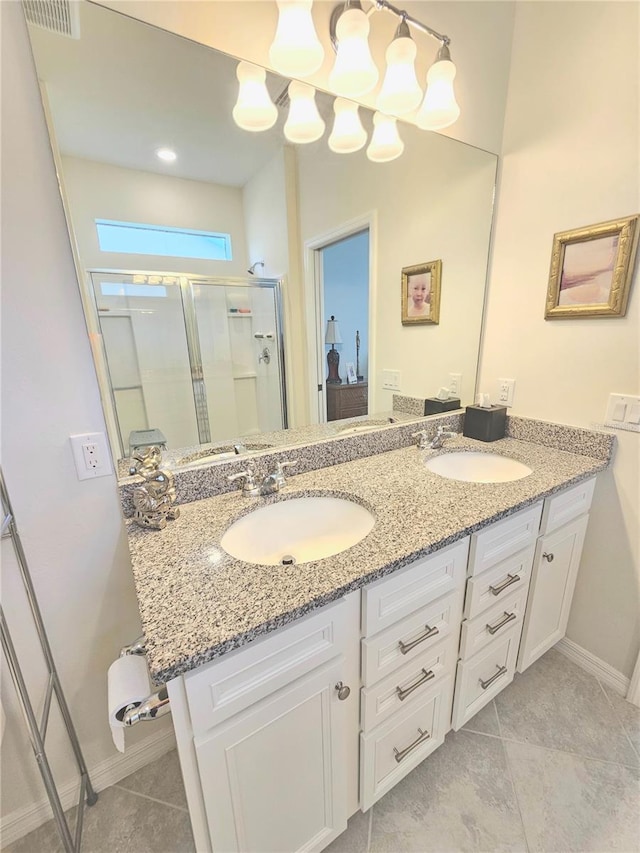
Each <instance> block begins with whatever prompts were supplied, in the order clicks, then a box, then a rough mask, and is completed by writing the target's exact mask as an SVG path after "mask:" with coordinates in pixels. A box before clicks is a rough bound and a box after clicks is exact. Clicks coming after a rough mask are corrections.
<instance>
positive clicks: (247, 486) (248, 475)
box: [227, 459, 260, 498]
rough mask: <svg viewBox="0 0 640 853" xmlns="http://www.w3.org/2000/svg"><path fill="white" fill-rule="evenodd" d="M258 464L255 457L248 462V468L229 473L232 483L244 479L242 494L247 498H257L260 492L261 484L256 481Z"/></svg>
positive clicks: (229, 479) (228, 478)
mask: <svg viewBox="0 0 640 853" xmlns="http://www.w3.org/2000/svg"><path fill="white" fill-rule="evenodd" d="M255 477H256V466H255V463H254V461H253V459H250V460H249V461H248V462H247V467H246V470H244V471H238V472H237V473H235V474H229V476H228V477H227V480H228V481H229V482H230V483H235V482H236V480H242V494H243V495H244V496H245V497H247V498H257V497H258V495H259V494H260V486H259V485H258V484H257V483H256V480H255Z"/></svg>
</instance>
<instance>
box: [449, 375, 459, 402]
mask: <svg viewBox="0 0 640 853" xmlns="http://www.w3.org/2000/svg"><path fill="white" fill-rule="evenodd" d="M461 388H462V374H461V373H450V374H449V393H450V394H451V396H452V397H459V396H460V389H461Z"/></svg>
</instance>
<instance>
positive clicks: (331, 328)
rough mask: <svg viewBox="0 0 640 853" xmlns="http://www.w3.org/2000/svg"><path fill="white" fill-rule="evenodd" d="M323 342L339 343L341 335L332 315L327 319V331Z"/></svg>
mask: <svg viewBox="0 0 640 853" xmlns="http://www.w3.org/2000/svg"><path fill="white" fill-rule="evenodd" d="M324 342H325V344H341V343H342V337H341V335H340V329H339V328H338V321H337V320H336V318H335V317H334V316H333V315H332V316H331V319H330V320H327V331H326V333H325V336H324Z"/></svg>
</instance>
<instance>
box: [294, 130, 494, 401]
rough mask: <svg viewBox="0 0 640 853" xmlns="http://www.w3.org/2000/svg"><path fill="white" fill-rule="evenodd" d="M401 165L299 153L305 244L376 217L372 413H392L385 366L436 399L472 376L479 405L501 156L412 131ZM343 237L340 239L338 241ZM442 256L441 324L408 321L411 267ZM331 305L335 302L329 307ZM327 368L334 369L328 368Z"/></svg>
mask: <svg viewBox="0 0 640 853" xmlns="http://www.w3.org/2000/svg"><path fill="white" fill-rule="evenodd" d="M402 133H403V137H404V139H405V142H406V148H405V151H404V153H403V155H402V157H399V158H398V159H397V160H394V161H393V162H391V163H382V164H378V163H372V162H371V161H370V160H369V159H368V158H367V157H366V155H365V153H364V151H361V152H358V153H357V154H350V155H348V156H344V155H340V154H333V153H332V152H331V151H330V150H329V149H328V147H327V146H326V145H325V144H323V143H321V142H319V143H316V144H315V145H311V146H305V147H304V148H303V147H301V148H300V150H299V152H298V161H299V166H298V177H299V188H300V189H299V192H300V232H301V242H303V243H304V242H312V243H313V242H315V241H317V240H318V239H319V238H321V237H323V235H326V234H327V233H328V232H331V231H334V230H335V229H337V228H339V227H340V226H342V225H344V224H345V223H349V222H350V221H352V220H356V219H360V218H362V217H363V216H366V215H367V214H369V213H371V212H375V214H376V223H375V226H374V228H373V229H372V231H371V245H372V247H373V260H372V263H371V270H370V273H371V281H372V287H373V289H374V294H375V295H374V297H373V299H372V304H371V306H370V307H371V317H372V322H371V326H370V333H371V337H370V341H369V359H370V360H369V399H370V404H371V405H370V411H372V412H383V411H387V410H388V409H391V407H392V399H391V398H392V395H393V392H392V391H388V390H384V389H383V388H382V373H381V371H382V370H384V369H387V368H388V369H394V370H400V371H401V375H402V376H401V389H400V390H401V393H403V394H410V395H415V396H418V397H422V396H433V395H434V394H436V393H437V391H438V389H439V388H440V387H441V386H443V385H446V384H447V382H448V376H449V372H454V373H461V374H462V394H461V397H462V399H463V400H465V401H470V400H471V399H473V389H474V384H475V372H476V364H477V353H478V346H479V337H480V328H481V318H482V305H483V300H484V285H485V274H486V266H487V254H488V245H489V231H490V227H491V212H492V204H493V187H494V178H495V158H494V157H492V156H490V155H488V154H486V152H484V151H478V150H476V149H474V148H471V147H469V146H467V145H460V144H458V143H456V142H453V141H452V140H450V139H446V138H445V137H442V136H438V135H437V134H423V132H422V131H419V130H417V129H416V128H412V127H405V128H404V129H403V131H402ZM333 239H335V238H333ZM437 259H441V260H442V288H441V293H442V296H441V305H440V323H439V324H438V325H427V324H422V325H414V326H403V325H402V324H401V300H400V292H401V271H402V268H403V267H407V266H412V265H414V264H420V263H426V262H427V261H434V260H437ZM327 307H328V306H327ZM324 370H326V367H325V368H324Z"/></svg>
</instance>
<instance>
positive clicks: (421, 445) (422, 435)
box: [411, 429, 429, 450]
mask: <svg viewBox="0 0 640 853" xmlns="http://www.w3.org/2000/svg"><path fill="white" fill-rule="evenodd" d="M411 438H419V439H420V440H419V441H418V449H419V450H424V449H425V448H426V447H427V443H428V441H429V436H428V435H427V431H426V429H419V430H418V432H412V433H411Z"/></svg>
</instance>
